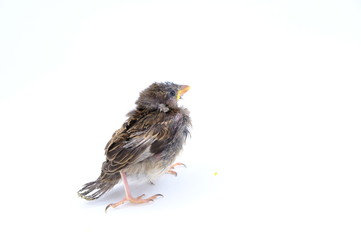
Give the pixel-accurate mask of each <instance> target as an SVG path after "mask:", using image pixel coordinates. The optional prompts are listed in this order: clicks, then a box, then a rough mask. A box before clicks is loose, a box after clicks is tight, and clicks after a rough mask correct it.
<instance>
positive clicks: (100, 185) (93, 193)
mask: <svg viewBox="0 0 361 240" xmlns="http://www.w3.org/2000/svg"><path fill="white" fill-rule="evenodd" d="M115 184H117V182H114V181H104V180H97V181H94V182H89V183H86V184H85V185H84V186H83V187H82V188H81V189H80V190H79V191H78V195H79V196H80V197H82V198H84V199H86V200H94V199H97V198H99V197H100V196H102V195H103V194H104V193H106V192H107V191H109V190H110V189H112V188H113V187H114V185H115Z"/></svg>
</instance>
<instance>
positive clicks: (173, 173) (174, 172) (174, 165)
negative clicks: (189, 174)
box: [167, 163, 187, 177]
mask: <svg viewBox="0 0 361 240" xmlns="http://www.w3.org/2000/svg"><path fill="white" fill-rule="evenodd" d="M176 166H183V167H185V168H186V167H187V166H186V165H185V164H184V163H174V164H172V165H171V166H170V167H169V169H168V171H167V173H169V174H172V175H173V176H175V177H176V176H177V175H178V173H177V172H176V171H173V170H172V169H174V167H176Z"/></svg>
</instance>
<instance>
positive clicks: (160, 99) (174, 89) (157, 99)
mask: <svg viewBox="0 0 361 240" xmlns="http://www.w3.org/2000/svg"><path fill="white" fill-rule="evenodd" d="M189 89H190V87H189V86H187V85H178V84H174V83H171V82H165V83H153V84H152V85H150V86H149V87H148V88H146V89H145V90H143V91H142V92H141V93H140V96H139V98H138V100H137V101H136V104H137V105H138V107H139V108H146V109H150V110H155V109H158V110H160V111H163V112H167V111H168V110H169V109H172V108H177V107H178V100H179V99H180V98H181V97H182V95H183V94H184V93H186V92H187V91H188V90H189Z"/></svg>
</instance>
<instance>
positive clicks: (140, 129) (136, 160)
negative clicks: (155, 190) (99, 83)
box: [78, 82, 191, 210]
mask: <svg viewBox="0 0 361 240" xmlns="http://www.w3.org/2000/svg"><path fill="white" fill-rule="evenodd" d="M189 89H190V87H189V86H187V85H177V84H174V83H170V82H166V83H153V84H152V85H150V86H149V87H148V88H147V89H145V90H143V91H142V92H141V93H140V96H139V98H138V100H137V101H136V109H135V110H133V111H131V112H129V113H128V114H127V116H128V119H127V120H126V122H125V123H124V124H123V125H122V127H121V128H120V129H118V130H116V131H115V133H114V134H113V136H112V138H111V139H110V141H109V142H108V143H107V145H106V146H105V156H106V160H105V161H104V162H103V164H102V169H101V174H100V176H99V177H98V179H97V180H95V181H93V182H89V183H87V184H85V185H84V186H83V187H82V189H80V190H79V191H78V194H79V196H80V197H82V198H84V199H86V200H94V199H97V198H99V197H100V196H102V195H103V194H104V193H106V192H107V191H108V190H110V189H112V188H113V187H114V186H115V185H116V184H117V183H118V182H119V181H122V182H123V185H124V189H125V197H124V198H123V199H122V200H121V201H119V202H116V203H113V204H109V205H108V206H107V207H106V210H107V209H108V208H109V207H112V208H115V207H117V206H119V205H121V204H124V203H126V202H131V203H147V202H150V201H153V200H154V199H155V198H157V197H159V196H162V195H161V194H156V195H154V196H151V197H149V198H144V194H143V195H141V196H139V197H133V196H132V194H131V192H130V188H129V184H128V178H130V179H133V180H135V181H138V182H143V181H149V182H153V181H154V180H155V179H156V178H158V177H160V176H161V175H163V174H164V173H170V174H173V175H176V174H177V173H176V172H175V171H174V170H173V169H174V167H175V166H177V165H184V164H182V163H174V161H175V158H176V156H177V155H178V153H179V152H180V151H181V149H182V146H183V144H184V142H185V141H186V139H187V136H188V135H189V128H190V126H191V120H190V117H189V111H188V110H187V109H186V108H183V107H179V106H178V100H179V99H180V98H181V97H182V95H183V94H184V93H186V92H187V91H188V90H189ZM184 166H185V165H184Z"/></svg>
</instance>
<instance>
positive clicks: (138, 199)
mask: <svg viewBox="0 0 361 240" xmlns="http://www.w3.org/2000/svg"><path fill="white" fill-rule="evenodd" d="M144 196H145V194H142V195H140V196H139V197H136V198H133V197H132V196H127V197H125V198H123V199H122V200H121V201H119V202H117V203H112V204H109V205H108V206H107V207H106V208H105V212H107V210H108V208H109V207H112V208H116V207H118V206H119V205H122V204H124V203H126V202H131V203H137V204H140V203H148V202H153V201H154V199H156V198H157V197H164V196H163V195H162V194H155V195H153V196H151V197H149V198H145V199H143V197H144Z"/></svg>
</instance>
